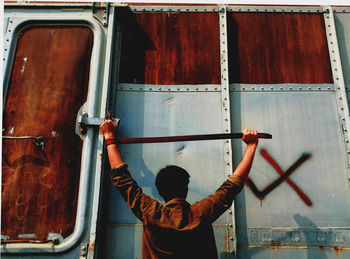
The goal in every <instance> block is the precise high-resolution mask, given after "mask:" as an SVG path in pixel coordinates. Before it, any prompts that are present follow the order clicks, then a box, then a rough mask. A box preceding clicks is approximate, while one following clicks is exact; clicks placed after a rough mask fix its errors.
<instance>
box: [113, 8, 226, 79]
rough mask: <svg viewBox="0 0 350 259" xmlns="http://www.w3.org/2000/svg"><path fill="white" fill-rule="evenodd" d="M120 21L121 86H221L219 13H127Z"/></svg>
mask: <svg viewBox="0 0 350 259" xmlns="http://www.w3.org/2000/svg"><path fill="white" fill-rule="evenodd" d="M119 19H121V24H122V32H123V41H122V51H121V66H120V70H121V72H120V82H122V83H141V84H156V85H167V84H220V52H219V46H220V44H219V26H218V16H217V14H216V13H209V14H202V13H131V12H125V13H124V14H123V15H122V16H121V17H119ZM209 35H210V36H209Z"/></svg>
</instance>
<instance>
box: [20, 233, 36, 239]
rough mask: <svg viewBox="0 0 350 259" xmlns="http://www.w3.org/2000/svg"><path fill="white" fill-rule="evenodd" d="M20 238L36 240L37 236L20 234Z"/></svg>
mask: <svg viewBox="0 0 350 259" xmlns="http://www.w3.org/2000/svg"><path fill="white" fill-rule="evenodd" d="M18 238H28V239H29V238H35V234H34V233H32V234H18Z"/></svg>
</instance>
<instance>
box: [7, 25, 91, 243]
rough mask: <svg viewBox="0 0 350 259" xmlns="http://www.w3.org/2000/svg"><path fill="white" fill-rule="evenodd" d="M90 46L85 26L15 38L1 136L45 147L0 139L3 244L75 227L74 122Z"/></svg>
mask: <svg viewBox="0 0 350 259" xmlns="http://www.w3.org/2000/svg"><path fill="white" fill-rule="evenodd" d="M52 32H54V36H53V34H52ZM92 44H93V32H92V31H91V29H90V28H87V27H83V26H59V25H57V26H55V25H50V26H45V25H42V26H33V27H29V28H27V29H26V30H25V31H22V37H21V38H20V39H19V40H18V42H17V50H16V56H15V60H14V65H13V68H12V73H11V79H10V83H9V89H8V95H7V100H6V105H5V109H4V112H3V127H4V129H5V130H4V131H3V135H4V136H7V135H11V136H34V137H36V136H39V135H40V136H43V137H44V138H45V149H44V150H41V148H40V147H38V146H35V145H34V144H33V143H32V141H31V140H11V141H8V140H3V143H2V203H1V215H2V217H1V226H2V229H1V234H2V235H5V236H8V238H9V239H8V240H7V241H6V242H24V241H23V240H27V242H46V241H47V237H48V234H49V233H52V232H54V233H61V234H62V236H63V237H67V236H68V235H70V234H71V233H72V232H73V230H74V226H75V216H76V207H77V197H78V187H79V177H80V156H81V146H82V143H81V140H80V138H79V137H78V136H77V135H76V134H75V121H76V114H77V112H78V110H79V108H80V106H81V105H82V104H83V103H84V101H85V100H86V96H87V86H88V79H89V66H90V56H91V51H92ZM24 61H25V64H24ZM53 132H54V134H53ZM21 233H34V234H35V237H28V238H21V237H20V235H21Z"/></svg>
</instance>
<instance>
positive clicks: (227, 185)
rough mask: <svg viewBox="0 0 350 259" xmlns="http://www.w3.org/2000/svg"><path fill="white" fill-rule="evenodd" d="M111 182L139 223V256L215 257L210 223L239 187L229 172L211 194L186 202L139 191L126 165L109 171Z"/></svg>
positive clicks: (235, 177) (240, 184)
mask: <svg viewBox="0 0 350 259" xmlns="http://www.w3.org/2000/svg"><path fill="white" fill-rule="evenodd" d="M111 178H112V181H113V184H114V185H115V186H116V187H117V188H118V190H119V192H120V194H121V195H122V196H123V198H124V199H125V201H126V203H127V205H128V206H129V208H130V209H131V210H132V212H133V213H134V214H135V216H136V217H137V218H138V219H139V220H141V221H142V223H143V237H142V257H143V258H144V259H148V258H174V259H175V258H176V259H183V258H209V259H211V258H218V255H217V250H216V245H215V238H214V232H213V227H212V223H213V222H214V221H215V220H216V219H217V218H218V217H219V216H220V215H221V214H222V213H224V212H225V211H226V210H227V209H228V208H229V207H230V206H231V205H232V202H233V199H234V197H235V196H236V195H237V194H238V193H239V192H240V190H241V189H242V187H243V182H242V180H241V179H240V178H239V177H237V176H235V175H231V176H230V177H229V178H228V179H227V180H226V181H225V182H224V183H223V184H222V185H221V186H220V188H219V189H218V190H217V191H216V192H215V193H214V194H213V195H209V196H208V197H206V198H204V199H202V200H201V201H199V202H196V203H194V204H192V205H190V204H189V203H188V202H187V201H186V200H183V199H180V198H175V199H172V200H170V201H169V202H167V203H166V204H165V205H163V204H161V203H160V202H158V201H157V200H155V199H153V198H151V197H149V196H148V195H146V194H144V193H143V192H142V189H141V187H139V186H138V185H137V183H136V181H135V180H134V179H133V178H132V177H131V175H130V173H129V171H128V169H127V165H126V164H123V165H121V166H120V167H118V168H115V169H113V170H112V171H111Z"/></svg>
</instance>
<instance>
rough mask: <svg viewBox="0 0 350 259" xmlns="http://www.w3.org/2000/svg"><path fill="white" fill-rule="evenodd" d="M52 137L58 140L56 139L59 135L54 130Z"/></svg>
mask: <svg viewBox="0 0 350 259" xmlns="http://www.w3.org/2000/svg"><path fill="white" fill-rule="evenodd" d="M51 136H52V137H53V138H56V137H58V136H59V134H58V133H57V131H55V130H53V131H52V132H51Z"/></svg>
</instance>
